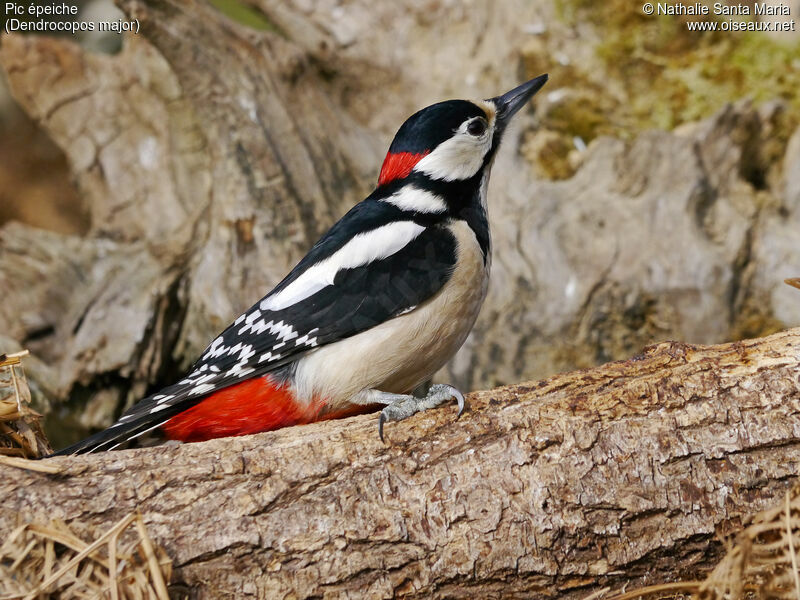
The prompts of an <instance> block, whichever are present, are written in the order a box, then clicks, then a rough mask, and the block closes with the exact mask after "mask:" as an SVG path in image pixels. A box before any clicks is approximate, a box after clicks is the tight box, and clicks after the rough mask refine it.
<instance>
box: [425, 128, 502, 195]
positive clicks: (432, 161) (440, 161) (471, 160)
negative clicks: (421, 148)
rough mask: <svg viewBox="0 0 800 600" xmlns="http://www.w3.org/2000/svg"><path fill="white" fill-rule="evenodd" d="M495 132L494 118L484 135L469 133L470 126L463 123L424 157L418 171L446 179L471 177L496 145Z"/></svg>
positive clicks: (456, 179)
mask: <svg viewBox="0 0 800 600" xmlns="http://www.w3.org/2000/svg"><path fill="white" fill-rule="evenodd" d="M493 135H494V119H491V121H490V122H489V127H487V129H486V132H485V133H484V134H483V135H482V136H480V137H475V136H472V135H470V134H468V133H467V132H466V126H465V125H462V126H461V127H459V128H458V130H457V131H456V132H455V133H453V137H451V138H450V139H449V140H445V141H444V142H442V143H441V144H439V145H438V146H436V149H435V150H434V151H433V152H431V153H430V154H428V155H427V156H425V157H424V158H423V159H422V160H420V161H419V162H418V163H417V164H416V165H415V166H414V171H417V172H419V173H425V174H426V175H428V176H429V177H431V178H433V179H440V180H442V181H458V180H462V179H469V178H470V177H472V176H473V175H475V173H477V172H478V170H479V169H480V168H481V166H482V165H483V158H484V157H485V156H486V153H487V152H489V150H490V149H491V147H492V136H493Z"/></svg>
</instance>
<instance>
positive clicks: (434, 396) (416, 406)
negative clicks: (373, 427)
mask: <svg viewBox="0 0 800 600" xmlns="http://www.w3.org/2000/svg"><path fill="white" fill-rule="evenodd" d="M449 398H455V399H456V402H457V403H458V414H457V415H456V420H458V419H459V418H460V417H461V414H462V413H463V412H464V406H465V402H464V394H462V393H461V392H460V391H459V390H457V389H456V388H454V387H453V386H452V385H447V384H443V383H440V384H436V385H433V386H431V388H430V389H429V390H428V393H427V394H426V395H425V396H423V397H422V398H417V397H416V396H411V395H408V396H401V397H399V398H397V399H396V400H394V401H393V402H392V403H391V404H389V405H387V406H386V407H385V408H384V409H383V410H382V411H381V414H380V416H379V417H378V436H379V437H380V440H381V442H383V443H385V440H384V439H383V425H384V423H386V422H387V421H402V420H403V419H407V418H408V417H410V416H411V415H413V414H416V413H418V412H421V411H423V410H426V409H428V408H434V407H436V406H439V405H440V404H442V403H443V402H444V401H446V400H447V399H449Z"/></svg>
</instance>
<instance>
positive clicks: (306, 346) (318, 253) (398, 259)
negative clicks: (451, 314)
mask: <svg viewBox="0 0 800 600" xmlns="http://www.w3.org/2000/svg"><path fill="white" fill-rule="evenodd" d="M403 215H404V213H403V214H401V213H398V210H397V209H396V207H393V206H392V205H391V204H388V203H385V202H380V201H372V202H363V203H361V204H359V205H357V206H356V207H354V209H353V210H351V211H350V212H349V213H348V214H347V215H345V217H343V218H342V220H340V221H339V222H338V223H337V224H336V225H335V226H334V227H333V228H332V229H331V230H330V231H329V232H328V234H326V236H325V237H323V238H322V239H321V240H320V241H319V242H318V243H317V244H316V245H315V246H314V248H312V250H311V251H310V252H309V254H308V255H307V256H306V257H305V258H304V259H303V260H302V261H301V262H300V263H299V264H298V265H297V266H296V267H295V268H294V269H293V270H292V272H291V273H290V274H289V275H288V276H287V277H286V279H284V280H283V281H282V282H281V283H280V284H279V285H278V286H276V288H275V289H274V290H272V291H271V292H270V293H269V294H267V295H266V296H265V297H264V298H262V300H260V301H259V302H258V303H256V304H255V305H253V306H252V307H251V308H250V309H249V310H248V311H246V312H245V313H244V314H242V315H241V316H240V317H239V318H238V319H237V320H236V321H235V322H234V323H233V324H232V325H230V326H229V327H228V328H227V329H225V331H223V332H222V333H221V334H220V335H219V336H218V337H217V338H216V339H215V340H214V341H213V342H212V343H211V344H210V345H209V346H208V347H207V348H206V350H205V351H204V352H203V354H202V356H201V357H200V359H199V360H198V361H197V362H196V363H195V364H194V365H193V367H192V369H191V370H190V372H189V374H188V375H187V376H186V377H185V378H184V379H182V380H181V381H179V382H178V383H176V384H174V385H171V386H168V387H166V388H164V389H162V390H160V391H159V392H158V393H157V394H154V395H151V396H149V397H147V398H144V399H143V400H141V401H140V402H139V403H137V404H136V405H134V406H133V407H131V408H130V409H129V410H128V411H126V412H125V413H124V414H123V415H122V416H121V417H120V419H119V420H118V421H117V422H116V423H115V424H114V425H112V426H111V427H110V428H108V429H106V430H104V431H101V432H99V433H97V434H95V435H93V436H91V437H89V438H87V439H85V440H83V441H82V442H79V443H78V444H75V445H73V446H70V447H68V448H65V449H64V450H61V451H59V452H57V453H56V454H76V453H82V452H90V451H93V450H100V449H109V448H112V447H115V446H116V445H118V444H120V443H123V442H125V441H127V440H130V439H132V438H134V437H137V436H139V435H142V434H144V433H146V432H147V431H150V430H151V429H155V428H157V427H160V426H161V425H163V424H164V423H165V422H166V421H168V420H169V419H170V418H172V417H173V416H175V415H177V414H178V413H180V412H183V411H184V410H187V409H188V408H190V407H191V406H194V405H195V404H197V403H198V402H199V401H200V400H202V399H203V398H204V397H206V396H208V395H210V394H212V393H214V392H216V391H219V390H221V389H223V388H226V387H229V386H231V385H234V384H236V383H239V382H241V381H244V380H246V379H249V378H252V377H258V376H262V375H265V374H267V373H270V372H272V371H275V370H276V369H279V368H281V367H283V366H285V365H287V364H289V363H292V362H294V361H296V360H297V359H298V358H300V357H301V356H302V355H303V354H306V353H307V352H310V351H312V350H313V349H314V348H317V347H320V346H324V345H326V344H331V343H333V342H336V341H338V340H341V339H344V338H347V337H350V336H352V335H355V334H357V333H360V332H362V331H365V330H367V329H369V328H371V327H374V326H375V325H378V324H380V323H383V322H385V321H387V320H389V319H391V318H393V317H395V316H397V315H400V314H403V313H406V312H409V311H411V310H413V309H414V308H415V307H416V306H418V305H420V304H421V303H423V302H425V301H426V300H428V299H429V298H430V297H432V296H433V295H434V294H436V292H438V291H439V290H440V289H441V287H442V286H443V285H444V283H445V282H446V281H447V280H448V279H449V278H450V276H451V274H452V272H453V269H454V267H455V263H456V255H457V242H456V239H455V237H454V236H453V235H452V234H451V233H450V232H449V230H448V229H447V227H446V224H445V221H444V220H439V221H438V222H436V221H432V220H430V218H427V221H423V222H420V219H419V218H416V220H415V217H413V216H408V215H406V216H407V218H406V219H405V220H402V219H401V220H398V218H400V217H402V216H403ZM370 228H371V229H370ZM354 231H359V232H371V231H372V232H378V233H376V234H374V235H372V237H371V238H369V240H367V241H369V242H370V244H379V243H384V242H385V243H389V244H390V243H391V242H392V240H393V236H394V238H398V239H394V243H395V245H400V244H403V241H404V239H405V238H404V237H403V235H405V237H407V238H408V241H407V243H405V244H403V245H402V247H400V248H398V249H396V251H392V252H391V253H388V251H386V252H387V253H388V255H387V256H379V257H378V258H375V259H374V260H369V261H368V262H365V263H363V264H357V265H351V266H345V268H339V269H334V267H331V268H329V269H328V270H327V271H325V270H324V269H322V268H320V266H319V265H321V264H323V263H324V261H325V260H326V258H329V257H331V256H334V255H336V256H339V257H340V258H341V254H336V253H337V252H339V253H341V252H345V253H346V252H347V249H348V248H349V247H350V246H347V244H348V242H349V241H350V240H353V239H354V235H353V233H352V232H354ZM400 233H402V234H403V235H400ZM382 238H386V239H382ZM370 244H366V245H367V246H369V245H370ZM351 246H352V245H351ZM368 250H370V248H366V250H365V249H364V248H361V249H360V251H362V252H364V251H368ZM372 250H374V252H373V254H378V255H380V250H381V248H380V247H376V248H373V249H372ZM346 258H347V257H345V259H343V260H340V261H339V262H340V263H345V264H347V263H348V260H346ZM349 262H350V263H357V262H358V256H356V257H354V258H353V259H351V260H350V261H349ZM326 264H327V263H326ZM334 266H335V265H334ZM315 268H316V271H311V269H315ZM318 272H319V275H320V276H319V277H317V278H315V276H314V275H315V274H316V273H318ZM309 273H310V275H309ZM331 276H332V277H331ZM326 277H327V278H328V279H326ZM293 283H294V287H290V286H291V285H292V284H293ZM298 288H299V289H300V290H301V291H300V292H299V293H298V292H297V291H296V290H297V289H298ZM287 290H288V291H287ZM309 291H310V293H309ZM281 292H283V293H284V296H280V295H279V294H281ZM303 293H306V294H307V296H306V297H302V298H300V299H299V300H297V301H294V302H290V303H289V304H288V305H286V306H281V305H280V304H281V303H280V302H278V303H277V304H276V302H275V299H276V298H277V299H278V300H280V299H281V298H288V300H292V298H293V297H298V296H302V295H303ZM284 301H285V300H284Z"/></svg>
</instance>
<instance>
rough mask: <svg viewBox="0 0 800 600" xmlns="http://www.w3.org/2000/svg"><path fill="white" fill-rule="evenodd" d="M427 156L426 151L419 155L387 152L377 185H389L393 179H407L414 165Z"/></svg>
mask: <svg viewBox="0 0 800 600" xmlns="http://www.w3.org/2000/svg"><path fill="white" fill-rule="evenodd" d="M427 154H428V151H427V150H426V151H425V152H420V153H419V154H415V153H413V152H394V153H392V152H389V153H388V154H387V155H386V158H384V159H383V166H382V167H381V174H380V175H379V176H378V185H383V184H385V183H389V182H390V181H394V180H395V179H402V178H403V177H408V174H409V173H411V169H413V168H414V165H416V164H417V163H418V162H419V161H421V160H422V159H423V157H424V156H425V155H427Z"/></svg>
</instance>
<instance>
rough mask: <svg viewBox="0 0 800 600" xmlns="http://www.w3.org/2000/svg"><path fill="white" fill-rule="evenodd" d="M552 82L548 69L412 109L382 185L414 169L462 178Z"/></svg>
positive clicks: (381, 178) (438, 177)
mask: <svg viewBox="0 0 800 600" xmlns="http://www.w3.org/2000/svg"><path fill="white" fill-rule="evenodd" d="M546 82H547V75H541V76H539V77H537V78H536V79H531V80H530V81H528V82H527V83H523V84H522V85H520V86H518V87H516V88H514V89H513V90H511V91H510V92H506V93H505V94H503V95H501V96H496V97H494V98H489V99H488V100H482V101H478V102H470V101H469V100H447V101H445V102H439V103H437V104H433V105H431V106H428V107H427V108H423V109H422V110H420V111H419V112H417V113H415V114H413V115H411V116H410V117H409V118H408V120H406V122H405V123H403V125H402V126H401V127H400V129H399V130H398V132H397V134H396V135H395V136H394V140H393V141H392V145H391V146H390V147H389V152H388V153H387V155H386V159H385V160H384V161H383V167H382V168H381V173H380V176H379V178H378V185H379V186H381V185H385V184H387V183H390V182H392V181H395V180H397V179H404V178H406V177H408V175H410V174H411V173H412V172H417V173H423V174H425V175H426V176H428V177H430V178H431V179H436V180H441V181H460V180H465V179H470V178H472V177H474V176H475V175H476V174H477V173H478V172H479V171H480V170H481V169H483V168H484V167H485V166H486V165H487V164H489V163H490V162H491V160H492V157H493V156H494V153H495V151H496V150H497V148H498V146H499V145H500V140H501V138H502V137H503V132H504V131H505V129H506V126H507V125H508V123H509V122H510V121H511V118H512V117H513V116H514V114H516V113H517V111H519V109H520V108H522V107H523V106H524V105H525V104H526V103H527V102H528V100H530V98H531V97H532V96H533V95H534V94H535V93H536V92H538V91H539V89H541V87H542V86H543V85H544V84H545V83H546Z"/></svg>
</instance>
